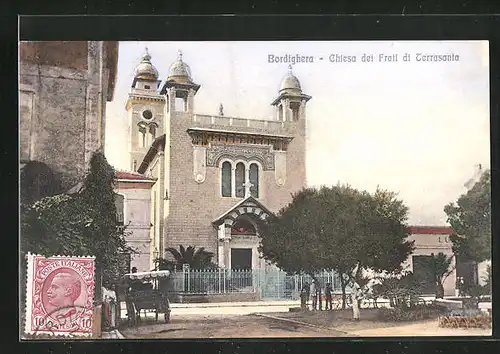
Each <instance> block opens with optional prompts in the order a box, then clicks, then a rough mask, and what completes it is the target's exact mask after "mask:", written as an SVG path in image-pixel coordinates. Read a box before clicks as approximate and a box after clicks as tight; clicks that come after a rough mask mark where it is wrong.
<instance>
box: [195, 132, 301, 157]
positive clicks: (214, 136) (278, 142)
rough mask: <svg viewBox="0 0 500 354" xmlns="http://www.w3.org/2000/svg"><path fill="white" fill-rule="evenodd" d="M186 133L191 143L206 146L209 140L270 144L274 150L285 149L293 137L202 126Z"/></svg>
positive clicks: (227, 142) (228, 142)
mask: <svg viewBox="0 0 500 354" xmlns="http://www.w3.org/2000/svg"><path fill="white" fill-rule="evenodd" d="M187 133H188V134H189V136H191V139H192V143H193V145H200V146H208V144H209V143H210V142H212V141H216V142H223V143H226V144H254V145H272V146H273V149H274V150H285V151H286V149H287V148H288V144H289V143H290V141H292V139H293V137H292V136H286V135H276V134H265V133H250V132H241V131H230V130H216V129H203V128H189V129H188V130H187Z"/></svg>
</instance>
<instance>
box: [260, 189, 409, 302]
mask: <svg viewBox="0 0 500 354" xmlns="http://www.w3.org/2000/svg"><path fill="white" fill-rule="evenodd" d="M407 215H408V208H407V207H406V206H405V205H404V204H403V202H402V201H400V200H398V199H397V198H396V194H395V193H392V192H389V191H385V190H381V189H377V191H376V192H375V193H374V194H370V193H368V192H366V191H361V192H360V191H358V190H356V189H353V188H351V187H350V186H348V185H337V186H335V187H331V188H328V187H322V188H320V189H319V190H318V189H314V188H308V189H303V190H301V191H300V192H298V193H296V194H294V195H293V199H292V202H291V203H290V204H289V205H288V206H287V207H285V208H283V209H282V210H280V212H279V213H278V215H276V216H272V217H270V218H269V220H268V223H267V227H266V228H264V230H263V232H262V233H261V236H262V240H261V247H260V251H261V252H262V254H263V257H264V258H265V259H266V260H268V261H271V262H273V263H275V264H276V265H277V266H278V267H280V268H282V269H284V270H286V271H288V272H292V273H299V272H305V273H308V274H310V275H311V276H312V277H314V274H315V273H317V272H318V271H321V270H323V269H327V270H335V271H337V272H338V273H340V274H341V275H343V276H342V280H343V286H344V281H345V284H347V282H348V281H352V282H356V283H358V284H359V283H361V282H362V278H363V270H368V269H370V270H374V271H380V272H382V271H388V272H397V271H400V270H401V269H402V268H401V263H402V262H403V261H405V260H406V259H407V258H408V256H409V255H410V253H411V252H412V251H413V247H414V246H413V243H412V242H408V241H406V237H407V236H408V227H407V225H406V219H407ZM343 299H344V303H345V288H344V291H343Z"/></svg>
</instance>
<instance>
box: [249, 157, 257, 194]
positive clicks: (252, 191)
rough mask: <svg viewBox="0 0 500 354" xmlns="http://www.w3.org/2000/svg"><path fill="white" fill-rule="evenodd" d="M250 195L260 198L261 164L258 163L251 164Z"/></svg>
mask: <svg viewBox="0 0 500 354" xmlns="http://www.w3.org/2000/svg"><path fill="white" fill-rule="evenodd" d="M249 177H250V183H251V184H252V185H251V186H250V195H251V196H252V197H254V198H259V166H258V165H257V164H256V163H253V164H251V165H250V176H249Z"/></svg>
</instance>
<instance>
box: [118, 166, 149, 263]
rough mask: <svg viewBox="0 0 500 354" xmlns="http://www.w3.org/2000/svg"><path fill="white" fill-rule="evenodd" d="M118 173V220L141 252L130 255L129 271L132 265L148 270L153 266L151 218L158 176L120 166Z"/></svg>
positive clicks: (130, 242)
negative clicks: (154, 177)
mask: <svg viewBox="0 0 500 354" xmlns="http://www.w3.org/2000/svg"><path fill="white" fill-rule="evenodd" d="M115 176H116V185H115V192H116V194H117V196H116V209H117V213H118V221H119V222H120V223H121V224H122V225H124V226H126V240H127V243H128V245H129V246H131V247H132V248H134V249H135V250H136V252H137V253H134V254H132V255H130V260H129V261H128V262H127V263H128V266H127V268H128V269H127V272H128V271H130V268H132V267H136V268H137V269H138V270H139V271H148V270H150V269H151V268H150V255H151V227H152V222H154V220H151V219H150V208H151V206H150V203H151V187H152V186H153V184H154V183H155V182H156V180H154V179H151V178H148V177H144V176H143V175H140V174H138V173H132V172H125V171H119V170H117V171H115ZM157 252H158V251H157ZM153 254H154V252H153Z"/></svg>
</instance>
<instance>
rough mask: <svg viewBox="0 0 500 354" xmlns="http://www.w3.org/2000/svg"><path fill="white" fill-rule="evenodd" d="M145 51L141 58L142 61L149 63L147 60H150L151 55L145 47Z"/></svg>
mask: <svg viewBox="0 0 500 354" xmlns="http://www.w3.org/2000/svg"><path fill="white" fill-rule="evenodd" d="M145 49H146V52H145V53H144V55H143V56H142V60H144V61H149V60H151V55H150V54H149V51H148V47H145Z"/></svg>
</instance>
